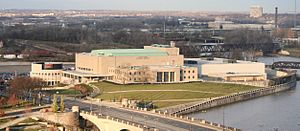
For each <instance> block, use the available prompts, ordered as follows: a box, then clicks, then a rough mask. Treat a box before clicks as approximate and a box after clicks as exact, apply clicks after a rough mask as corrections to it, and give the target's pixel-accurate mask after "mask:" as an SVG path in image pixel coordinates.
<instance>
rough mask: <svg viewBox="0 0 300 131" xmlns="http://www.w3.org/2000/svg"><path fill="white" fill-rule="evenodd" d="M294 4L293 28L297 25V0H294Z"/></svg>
mask: <svg viewBox="0 0 300 131" xmlns="http://www.w3.org/2000/svg"><path fill="white" fill-rule="evenodd" d="M294 4H295V5H294V6H295V12H294V13H295V14H294V28H296V26H297V21H296V20H297V0H295V3H294Z"/></svg>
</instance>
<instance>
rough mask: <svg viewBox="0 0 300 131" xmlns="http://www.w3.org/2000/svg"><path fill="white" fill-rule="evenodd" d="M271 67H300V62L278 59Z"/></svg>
mask: <svg viewBox="0 0 300 131" xmlns="http://www.w3.org/2000/svg"><path fill="white" fill-rule="evenodd" d="M271 67H273V68H287V69H300V62H296V61H277V62H274V63H273V64H272V65H271Z"/></svg>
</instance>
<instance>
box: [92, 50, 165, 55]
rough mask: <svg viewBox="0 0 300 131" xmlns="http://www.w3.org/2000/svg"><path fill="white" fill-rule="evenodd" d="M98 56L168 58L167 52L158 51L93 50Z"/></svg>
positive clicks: (93, 53)
mask: <svg viewBox="0 0 300 131" xmlns="http://www.w3.org/2000/svg"><path fill="white" fill-rule="evenodd" d="M91 54H92V55H97V56H168V53H167V52H164V51H161V50H157V49H104V50H92V52H91Z"/></svg>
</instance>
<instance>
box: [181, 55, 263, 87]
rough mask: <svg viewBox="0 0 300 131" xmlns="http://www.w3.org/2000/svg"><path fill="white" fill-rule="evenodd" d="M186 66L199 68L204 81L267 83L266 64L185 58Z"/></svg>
mask: <svg viewBox="0 0 300 131" xmlns="http://www.w3.org/2000/svg"><path fill="white" fill-rule="evenodd" d="M184 64H185V65H186V66H191V67H197V68H198V77H199V78H202V79H212V80H222V81H234V82H249V81H265V80H266V79H267V75H266V73H265V64H264V63H259V62H251V61H241V60H231V59H224V58H185V59H184Z"/></svg>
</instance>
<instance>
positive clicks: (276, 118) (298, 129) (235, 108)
mask: <svg viewBox="0 0 300 131" xmlns="http://www.w3.org/2000/svg"><path fill="white" fill-rule="evenodd" d="M258 61H260V62H264V63H266V64H271V63H273V62H276V61H297V62H300V59H299V58H292V57H282V56H280V57H261V58H259V59H258ZM298 74H300V70H298ZM223 114H224V115H223ZM189 116H192V117H195V118H201V119H205V120H207V121H212V122H217V123H223V122H224V124H225V125H227V126H232V127H237V128H240V129H243V130H245V131H274V130H278V131H300V81H298V82H297V88H295V89H292V90H290V91H285V92H281V93H276V94H273V95H269V96H264V97H260V98H256V99H252V100H248V101H244V102H239V103H234V104H229V105H226V106H222V107H216V108H213V109H209V110H206V112H196V113H192V114H190V115H189ZM223 116H224V117H223ZM223 118H224V119H223ZM223 120H224V121H223Z"/></svg>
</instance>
